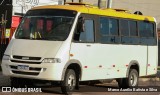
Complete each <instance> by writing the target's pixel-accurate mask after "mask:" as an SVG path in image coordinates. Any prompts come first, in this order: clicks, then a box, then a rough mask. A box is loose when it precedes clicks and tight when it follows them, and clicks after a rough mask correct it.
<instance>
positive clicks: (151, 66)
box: [147, 46, 158, 75]
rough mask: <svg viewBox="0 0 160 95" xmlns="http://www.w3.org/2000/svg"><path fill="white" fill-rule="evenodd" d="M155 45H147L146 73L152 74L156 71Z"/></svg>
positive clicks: (156, 50)
mask: <svg viewBox="0 0 160 95" xmlns="http://www.w3.org/2000/svg"><path fill="white" fill-rule="evenodd" d="M157 52H158V49H157V46H148V65H147V75H153V74H156V73H157V64H155V63H157V56H156V55H157Z"/></svg>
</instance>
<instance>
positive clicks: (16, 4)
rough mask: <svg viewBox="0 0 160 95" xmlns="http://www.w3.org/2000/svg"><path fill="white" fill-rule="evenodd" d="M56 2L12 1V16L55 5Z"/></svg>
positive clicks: (43, 0) (48, 0) (36, 0)
mask: <svg viewBox="0 0 160 95" xmlns="http://www.w3.org/2000/svg"><path fill="white" fill-rule="evenodd" d="M57 4H58V0H13V15H15V13H23V14H25V13H26V12H27V11H28V10H29V9H31V8H32V7H35V6H40V5H57Z"/></svg>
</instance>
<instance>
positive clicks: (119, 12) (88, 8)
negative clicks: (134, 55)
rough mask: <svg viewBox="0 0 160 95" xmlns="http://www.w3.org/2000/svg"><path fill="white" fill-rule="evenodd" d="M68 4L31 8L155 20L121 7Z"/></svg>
mask: <svg viewBox="0 0 160 95" xmlns="http://www.w3.org/2000/svg"><path fill="white" fill-rule="evenodd" d="M67 4H68V5H47V6H39V7H34V8H32V9H31V10H36V9H64V10H73V11H77V12H81V13H86V14H94V15H102V16H110V17H117V18H124V19H127V18H128V19H135V20H144V21H151V22H155V19H154V17H151V16H144V15H137V14H131V13H129V12H128V11H126V10H123V9H100V8H98V7H96V6H93V5H90V4H85V3H67Z"/></svg>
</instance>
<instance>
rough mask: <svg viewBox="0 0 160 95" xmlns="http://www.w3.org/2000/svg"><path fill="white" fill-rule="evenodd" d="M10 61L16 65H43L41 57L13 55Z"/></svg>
mask: <svg viewBox="0 0 160 95" xmlns="http://www.w3.org/2000/svg"><path fill="white" fill-rule="evenodd" d="M10 61H11V62H14V63H26V64H41V57H29V56H17V55H13V58H12V59H11V60H10Z"/></svg>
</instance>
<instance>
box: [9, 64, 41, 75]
mask: <svg viewBox="0 0 160 95" xmlns="http://www.w3.org/2000/svg"><path fill="white" fill-rule="evenodd" d="M10 68H11V69H12V70H11V71H12V73H14V74H22V75H39V73H40V71H41V69H42V68H37V67H29V72H27V71H19V70H18V67H17V66H14V65H10Z"/></svg>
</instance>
